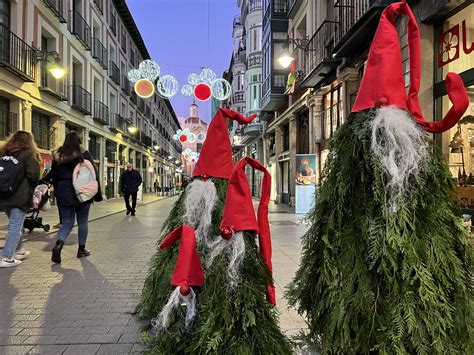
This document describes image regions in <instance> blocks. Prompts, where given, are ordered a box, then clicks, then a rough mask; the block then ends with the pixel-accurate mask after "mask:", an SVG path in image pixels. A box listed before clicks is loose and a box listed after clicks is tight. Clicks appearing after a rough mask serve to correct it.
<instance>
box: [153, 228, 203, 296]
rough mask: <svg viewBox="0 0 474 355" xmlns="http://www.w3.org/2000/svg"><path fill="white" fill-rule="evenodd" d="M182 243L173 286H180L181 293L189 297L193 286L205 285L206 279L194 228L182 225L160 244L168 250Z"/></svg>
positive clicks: (172, 277)
mask: <svg viewBox="0 0 474 355" xmlns="http://www.w3.org/2000/svg"><path fill="white" fill-rule="evenodd" d="M179 239H181V242H180V244H179V249H178V259H177V260H176V265H175V267H174V270H173V274H172V276H171V285H172V286H180V292H181V294H183V295H187V294H188V293H189V291H190V287H191V286H202V285H204V281H205V277H204V271H203V269H202V266H201V260H200V259H199V254H198V253H197V249H196V235H195V232H194V228H192V227H189V226H186V225H184V224H183V225H182V226H180V227H178V228H176V229H174V230H173V231H172V232H171V233H170V234H168V235H167V236H166V237H165V239H163V241H162V242H161V244H160V249H166V248H168V247H170V246H171V245H173V244H175V243H176V242H177V241H178V240H179Z"/></svg>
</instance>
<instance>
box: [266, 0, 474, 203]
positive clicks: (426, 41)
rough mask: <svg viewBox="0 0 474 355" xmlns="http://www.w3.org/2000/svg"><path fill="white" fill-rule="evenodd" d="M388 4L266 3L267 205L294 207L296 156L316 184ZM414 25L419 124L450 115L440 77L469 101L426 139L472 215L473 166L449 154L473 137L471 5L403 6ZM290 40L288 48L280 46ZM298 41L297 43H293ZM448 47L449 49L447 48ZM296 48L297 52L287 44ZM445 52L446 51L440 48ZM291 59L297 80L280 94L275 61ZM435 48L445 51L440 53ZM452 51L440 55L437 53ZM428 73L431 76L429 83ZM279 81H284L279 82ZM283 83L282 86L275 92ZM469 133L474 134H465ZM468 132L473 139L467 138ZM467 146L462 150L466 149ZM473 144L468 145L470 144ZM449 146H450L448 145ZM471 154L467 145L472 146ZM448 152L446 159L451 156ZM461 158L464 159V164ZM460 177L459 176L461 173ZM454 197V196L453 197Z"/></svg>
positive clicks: (280, 74) (364, 0)
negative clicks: (306, 159) (460, 115)
mask: <svg viewBox="0 0 474 355" xmlns="http://www.w3.org/2000/svg"><path fill="white" fill-rule="evenodd" d="M391 2H394V1H390V0H375V1H374V0H360V1H356V0H336V1H332V0H331V1H329V0H322V1H312V0H288V1H279V0H267V1H266V2H265V6H264V22H263V58H264V59H263V62H264V63H263V77H264V85H263V94H262V99H261V107H262V110H263V111H264V113H263V114H262V117H263V119H264V120H265V121H266V129H265V137H266V139H267V141H268V151H267V160H266V164H267V167H268V169H269V170H270V172H271V174H272V176H273V180H274V181H275V182H276V183H275V184H273V186H272V188H273V191H272V199H273V200H274V201H276V202H279V203H287V204H290V205H294V203H295V200H294V199H295V158H296V154H300V153H306V154H315V156H316V163H317V169H316V170H317V172H316V175H317V180H319V178H320V176H321V173H322V170H323V169H324V166H325V161H326V157H327V155H328V149H329V142H330V140H331V138H332V136H333V135H334V133H335V131H336V130H337V129H338V128H339V127H340V126H341V125H342V124H343V123H344V122H345V120H346V119H347V116H348V115H349V113H350V110H351V107H352V104H353V103H354V101H355V98H356V96H357V92H358V88H359V83H360V80H361V78H362V74H363V70H364V65H365V62H366V60H367V55H368V50H369V46H370V43H371V40H372V38H373V35H374V33H375V30H376V28H377V25H378V20H379V17H380V14H381V12H382V11H383V9H384V8H385V7H386V6H387V5H388V4H389V3H391ZM408 2H409V4H410V6H411V7H412V9H413V12H414V13H415V16H417V20H418V22H419V25H420V33H421V46H422V56H421V57H422V68H423V73H422V81H421V88H420V103H421V106H422V107H423V111H424V112H425V116H426V117H425V118H426V119H427V120H433V119H434V120H439V119H441V118H442V117H443V116H444V114H445V113H446V112H447V110H448V109H449V107H450V104H449V100H448V99H447V95H446V90H445V89H444V78H445V74H446V73H447V71H448V70H451V71H455V72H458V73H460V74H461V76H462V78H463V80H464V82H465V85H466V87H467V88H468V92H469V95H470V98H471V107H470V109H469V110H470V111H468V112H467V113H466V115H465V117H467V119H466V118H465V119H464V120H463V121H461V123H460V125H458V127H455V128H453V129H452V130H451V132H446V133H444V134H443V135H439V136H436V137H434V138H435V139H436V140H437V142H438V143H439V145H440V147H441V148H442V150H443V152H444V154H445V156H446V159H447V161H448V162H449V164H450V167H451V170H452V172H453V176H454V177H456V178H458V175H459V177H460V178H461V182H462V183H464V182H465V184H467V181H468V180H469V178H470V180H471V182H472V184H473V191H472V192H470V187H469V186H463V187H462V188H461V187H459V188H458V190H459V191H461V190H463V191H464V194H465V195H472V197H469V198H466V199H465V200H466V201H467V200H469V203H471V204H472V207H474V178H472V174H474V164H473V165H472V167H473V169H471V162H470V161H469V162H467V161H466V159H470V157H471V155H470V154H467V155H466V154H459V149H452V148H451V146H450V143H451V141H452V140H453V137H454V135H455V134H456V133H457V132H458V131H459V132H460V133H458V135H461V136H462V137H463V139H464V142H465V143H464V150H469V149H471V148H469V147H470V141H471V136H472V132H471V130H472V129H473V128H472V127H471V126H470V125H471V123H468V122H470V120H469V117H472V116H473V111H472V110H473V107H472V102H473V99H472V95H473V89H472V85H473V69H472V68H473V57H474V56H473V55H472V53H471V52H472V50H473V49H474V45H473V40H474V32H473V27H474V24H473V20H472V18H474V17H473V16H472V11H473V9H472V8H473V6H474V5H473V2H472V1H455V0H454V1H450V0H442V1H439V2H437V4H436V6H433V4H432V2H431V1H425V0H418V1H408ZM405 21H406V20H405V19H402V20H401V21H400V23H399V35H400V43H401V51H402V57H403V60H404V63H403V65H404V68H405V82H406V84H407V86H408V85H409V58H408V47H407V34H406V22H405ZM288 39H290V40H288ZM295 40H299V41H295ZM450 41H451V42H450ZM295 42H299V46H296V45H295V44H294V43H295ZM448 42H449V43H451V46H446V43H448ZM285 43H286V45H288V46H289V49H290V50H291V51H292V55H293V57H294V58H295V60H294V64H295V67H296V73H297V76H296V77H297V79H296V84H295V85H294V86H293V88H292V90H287V88H286V76H287V75H288V71H289V70H288V69H286V71H285V70H284V68H282V67H281V66H280V65H279V63H278V61H277V58H278V57H279V55H280V54H281V53H282V52H283V50H284V46H285ZM443 43H445V45H444V47H443ZM452 46H456V50H454V51H453V50H452V51H451V53H445V50H443V48H451V47H452ZM433 73H435V74H434V75H433ZM284 78H285V79H284ZM283 81H285V83H284V84H283ZM473 127H474V126H473ZM473 132H474V131H473ZM467 142H469V144H467ZM473 142H474V139H473ZM451 145H452V144H451ZM472 146H473V147H474V143H473V144H472ZM453 151H454V152H453ZM463 155H464V157H467V158H466V159H464V163H463V161H462V160H463ZM464 170H465V173H464ZM461 194H462V193H461V192H460V195H461Z"/></svg>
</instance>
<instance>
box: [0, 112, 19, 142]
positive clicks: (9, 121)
mask: <svg viewBox="0 0 474 355" xmlns="http://www.w3.org/2000/svg"><path fill="white" fill-rule="evenodd" d="M18 128H19V127H18V115H17V114H16V113H13V112H10V111H8V110H4V109H2V108H0V139H5V138H7V137H8V136H9V135H10V134H12V133H14V132H16V131H18Z"/></svg>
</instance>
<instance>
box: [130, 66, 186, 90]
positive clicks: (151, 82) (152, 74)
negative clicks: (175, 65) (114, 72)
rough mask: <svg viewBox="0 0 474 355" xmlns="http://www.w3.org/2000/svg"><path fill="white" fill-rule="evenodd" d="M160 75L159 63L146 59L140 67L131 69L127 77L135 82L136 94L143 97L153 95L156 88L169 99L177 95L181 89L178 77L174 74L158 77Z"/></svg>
mask: <svg viewBox="0 0 474 355" xmlns="http://www.w3.org/2000/svg"><path fill="white" fill-rule="evenodd" d="M159 75H160V67H159V65H158V64H156V63H155V62H154V61H152V60H150V59H146V60H144V61H143V62H141V63H140V65H139V66H138V69H131V70H130V71H129V72H128V74H127V77H128V80H130V82H132V83H134V84H135V85H134V88H135V92H136V94H137V95H138V96H139V97H141V98H143V99H147V98H149V97H151V96H153V94H154V93H155V90H156V92H158V94H159V95H161V96H162V97H164V98H167V99H168V98H170V97H173V96H174V95H176V94H177V93H178V90H179V85H178V81H177V80H176V78H175V77H173V76H172V75H163V76H162V77H160V78H159V79H158V77H159ZM157 79H158V80H157ZM155 82H156V88H155Z"/></svg>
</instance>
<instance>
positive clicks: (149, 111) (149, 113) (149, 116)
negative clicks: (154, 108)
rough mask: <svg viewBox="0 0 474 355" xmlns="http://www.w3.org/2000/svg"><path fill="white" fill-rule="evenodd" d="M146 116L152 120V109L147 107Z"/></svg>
mask: <svg viewBox="0 0 474 355" xmlns="http://www.w3.org/2000/svg"><path fill="white" fill-rule="evenodd" d="M145 116H146V117H148V118H149V119H151V107H150V106H145Z"/></svg>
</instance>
